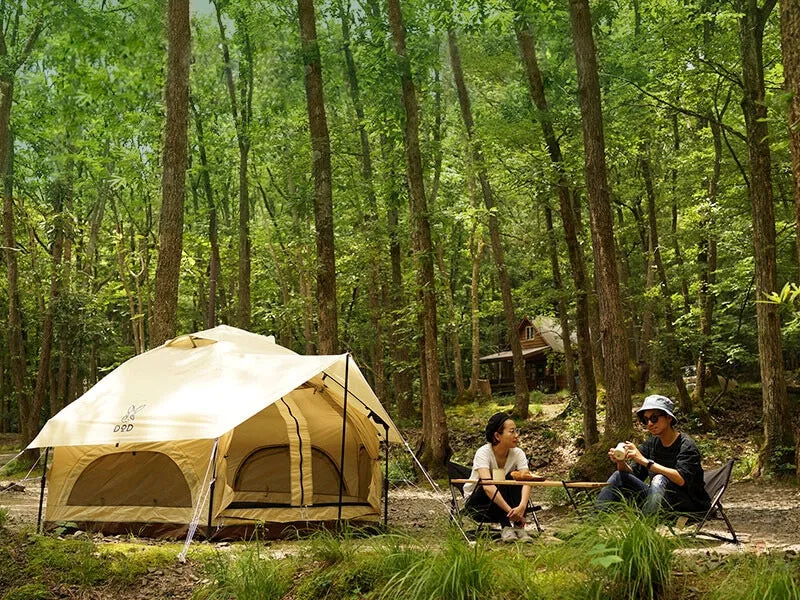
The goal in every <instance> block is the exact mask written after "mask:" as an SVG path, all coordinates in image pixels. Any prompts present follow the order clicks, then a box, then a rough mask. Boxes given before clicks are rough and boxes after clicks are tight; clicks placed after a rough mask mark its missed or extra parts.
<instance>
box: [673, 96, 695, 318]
mask: <svg viewBox="0 0 800 600" xmlns="http://www.w3.org/2000/svg"><path fill="white" fill-rule="evenodd" d="M671 119H672V149H673V151H674V152H675V156H676V157H677V156H678V153H679V152H680V149H681V138H680V136H679V135H678V113H677V112H673V113H672V116H671ZM676 162H677V161H676ZM671 231H672V248H673V250H674V251H675V263H676V264H677V265H678V267H680V271H681V273H683V255H682V254H681V246H680V244H679V242H678V167H676V166H673V167H672V228H671ZM681 294H682V295H683V312H684V314H688V313H689V311H690V310H691V302H690V300H689V282H688V281H687V280H686V277H685V276H684V275H681Z"/></svg>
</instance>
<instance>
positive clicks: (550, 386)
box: [480, 316, 567, 393]
mask: <svg viewBox="0 0 800 600" xmlns="http://www.w3.org/2000/svg"><path fill="white" fill-rule="evenodd" d="M517 335H519V340H520V343H521V344H522V355H523V357H524V358H525V374H526V376H527V379H528V389H529V390H540V391H543V392H547V393H552V392H555V391H557V390H561V389H564V388H565V387H567V381H566V377H565V376H564V366H563V355H564V341H563V339H562V337H561V325H560V324H559V323H558V321H556V320H555V319H553V318H551V317H545V316H538V317H534V318H532V319H531V318H528V317H525V318H524V319H522V321H520V324H519V326H518V327H517ZM480 362H481V365H485V366H484V367H482V370H483V371H484V373H485V375H484V376H487V378H488V379H489V381H490V383H491V386H492V391H493V392H508V391H513V390H514V364H513V357H512V355H511V350H505V351H502V352H495V353H494V354H489V355H487V356H481V358H480Z"/></svg>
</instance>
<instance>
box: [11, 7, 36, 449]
mask: <svg viewBox="0 0 800 600" xmlns="http://www.w3.org/2000/svg"><path fill="white" fill-rule="evenodd" d="M3 8H4V9H3V11H2V12H0V177H2V179H3V185H2V194H3V249H4V254H5V259H6V268H7V271H8V273H7V275H8V349H9V355H10V357H9V358H10V369H11V383H12V388H13V390H14V394H15V396H16V399H17V406H18V409H19V422H20V427H21V429H22V443H23V445H27V443H28V442H30V441H31V440H32V439H33V438H34V436H35V435H36V431H37V429H38V420H39V411H40V408H41V407H38V406H35V405H32V403H31V395H30V392H29V385H28V382H27V375H26V362H27V361H26V358H25V343H24V337H23V332H22V309H21V304H20V295H19V265H18V261H17V252H19V248H18V247H17V241H16V236H15V232H14V197H13V196H14V167H13V165H14V135H13V130H12V127H11V112H12V106H13V103H14V85H15V83H16V78H17V72H18V71H19V69H20V68H21V67H22V66H23V65H24V64H25V62H26V61H27V60H28V57H29V56H30V54H31V52H32V51H33V48H34V46H35V45H36V41H37V40H38V39H39V35H40V34H41V32H42V30H43V29H44V17H43V16H42V15H41V14H38V15H34V17H33V19H31V22H30V25H31V26H30V30H29V32H28V34H27V35H25V32H24V31H23V30H22V24H23V23H24V22H25V20H24V17H25V16H27V15H23V14H22V13H23V9H24V5H23V4H22V3H17V4H16V6H14V7H12V6H5V7H3ZM15 42H17V43H18V44H19V45H18V46H15V44H14V43H15Z"/></svg>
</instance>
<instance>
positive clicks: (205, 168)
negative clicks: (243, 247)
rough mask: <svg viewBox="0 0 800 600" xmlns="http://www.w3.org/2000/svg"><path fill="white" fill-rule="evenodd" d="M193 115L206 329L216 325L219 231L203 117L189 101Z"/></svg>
mask: <svg viewBox="0 0 800 600" xmlns="http://www.w3.org/2000/svg"><path fill="white" fill-rule="evenodd" d="M191 108H192V113H193V115H194V125H195V130H196V132H197V147H198V153H199V155H200V168H201V170H200V178H201V180H202V183H203V193H204V194H205V197H206V203H207V204H208V241H209V244H210V245H211V253H210V256H209V257H208V305H207V306H206V315H205V326H206V328H207V329H211V328H213V327H216V325H217V282H218V281H219V278H220V255H219V233H218V224H217V205H216V202H215V201H214V188H213V187H212V186H211V173H210V172H209V169H210V167H209V164H208V157H207V155H206V143H205V136H204V133H203V119H202V117H201V116H200V111H198V110H197V107H196V106H195V105H194V103H191Z"/></svg>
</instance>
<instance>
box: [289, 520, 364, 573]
mask: <svg viewBox="0 0 800 600" xmlns="http://www.w3.org/2000/svg"><path fill="white" fill-rule="evenodd" d="M354 537H355V532H354V531H353V530H352V529H350V528H349V527H345V528H344V529H343V530H342V531H333V530H330V529H321V530H319V531H315V532H314V533H313V534H312V535H311V536H310V537H309V538H307V539H306V540H305V542H304V545H303V548H302V550H301V554H302V556H303V557H305V558H306V559H308V560H312V561H314V562H318V563H321V564H322V565H323V566H326V567H327V566H331V565H335V564H338V563H342V562H347V561H350V560H352V559H353V557H354V556H355V554H356V551H357V548H356V544H355V540H354Z"/></svg>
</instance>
